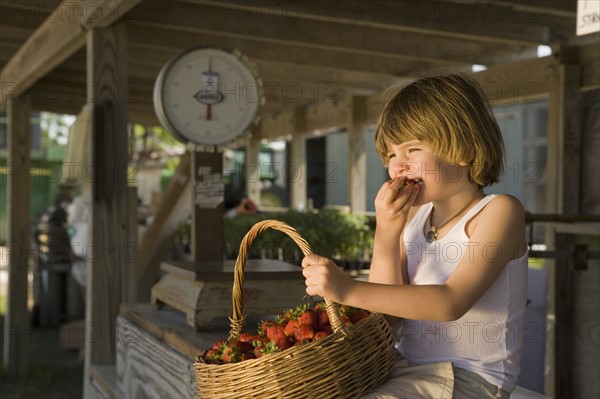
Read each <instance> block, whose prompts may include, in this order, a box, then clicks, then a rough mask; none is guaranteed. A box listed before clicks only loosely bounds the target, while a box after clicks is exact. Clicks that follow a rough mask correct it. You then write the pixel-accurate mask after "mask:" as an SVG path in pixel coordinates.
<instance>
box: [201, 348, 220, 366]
mask: <svg viewBox="0 0 600 399" xmlns="http://www.w3.org/2000/svg"><path fill="white" fill-rule="evenodd" d="M204 360H206V361H207V362H208V363H219V362H220V361H221V352H220V351H219V350H217V349H209V350H207V351H206V353H205V354H204Z"/></svg>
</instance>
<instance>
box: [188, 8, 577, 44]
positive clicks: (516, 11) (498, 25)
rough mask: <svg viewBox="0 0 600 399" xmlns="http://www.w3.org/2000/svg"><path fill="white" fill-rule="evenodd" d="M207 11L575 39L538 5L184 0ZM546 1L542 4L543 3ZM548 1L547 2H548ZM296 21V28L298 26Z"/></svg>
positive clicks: (500, 39)
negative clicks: (220, 10)
mask: <svg viewBox="0 0 600 399" xmlns="http://www.w3.org/2000/svg"><path fill="white" fill-rule="evenodd" d="M188 1H189V2H193V3H196V4H201V5H203V6H205V7H208V6H219V7H222V8H224V9H226V10H227V11H224V12H222V13H220V14H219V15H223V14H225V12H227V13H229V14H232V15H235V16H237V18H239V19H243V18H244V17H245V16H246V15H248V14H247V13H249V12H254V13H259V14H260V15H261V18H260V19H258V20H254V21H255V22H257V23H259V22H263V23H267V21H271V20H272V19H274V18H275V17H278V16H291V17H293V18H296V19H303V20H319V21H324V22H327V23H329V24H347V25H353V26H355V27H375V28H385V29H390V30H395V31H397V32H399V33H404V32H419V33H425V34H431V35H439V36H444V37H448V38H455V39H461V40H477V41H484V42H488V43H500V44H513V45H515V44H516V45H523V44H526V45H537V44H540V43H546V42H548V41H549V40H552V39H557V38H559V39H564V38H569V37H572V36H574V33H575V32H574V29H573V26H574V24H575V15H574V14H573V13H572V12H571V13H569V14H564V13H562V14H552V13H545V14H543V13H540V12H539V10H540V4H539V3H538V5H537V6H530V2H528V3H527V4H523V3H517V4H513V3H506V4H500V3H499V2H498V1H496V0H494V1H490V2H489V4H485V3H483V2H481V1H477V2H473V1H471V0H464V1H463V0H459V1H446V0H428V1H420V0H403V1H396V0H388V1H378V2H377V7H373V6H372V4H370V3H369V2H365V1H362V0H344V2H343V6H340V4H338V3H337V2H335V1H332V2H315V1H311V0H294V1H288V0H258V1H253V2H251V3H247V2H244V1H243V0H188ZM541 1H545V0H541ZM546 3H547V2H546ZM299 23H300V22H297V23H296V24H299Z"/></svg>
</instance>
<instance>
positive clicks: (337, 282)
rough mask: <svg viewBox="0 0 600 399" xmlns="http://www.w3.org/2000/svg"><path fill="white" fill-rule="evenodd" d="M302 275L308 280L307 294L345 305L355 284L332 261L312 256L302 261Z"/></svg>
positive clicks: (315, 255)
mask: <svg viewBox="0 0 600 399" xmlns="http://www.w3.org/2000/svg"><path fill="white" fill-rule="evenodd" d="M302 267H303V270H302V274H303V275H304V277H305V278H306V293H307V294H308V295H318V296H321V297H324V298H328V299H331V300H332V301H335V302H339V303H343V301H344V297H345V296H346V292H347V291H348V290H349V289H350V286H351V285H352V283H353V282H354V280H353V279H352V278H350V276H348V275H347V274H346V273H344V272H343V271H342V270H341V269H340V268H339V267H338V265H336V264H335V263H334V262H333V261H332V260H331V259H328V258H325V257H322V256H319V255H317V254H312V255H308V256H305V257H304V259H302Z"/></svg>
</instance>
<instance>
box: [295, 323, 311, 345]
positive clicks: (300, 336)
mask: <svg viewBox="0 0 600 399" xmlns="http://www.w3.org/2000/svg"><path fill="white" fill-rule="evenodd" d="M314 336H315V330H314V329H313V328H312V327H311V326H310V325H308V324H300V326H298V328H297V329H296V331H295V332H294V337H295V338H296V341H304V340H309V341H310V340H311V339H313V337H314Z"/></svg>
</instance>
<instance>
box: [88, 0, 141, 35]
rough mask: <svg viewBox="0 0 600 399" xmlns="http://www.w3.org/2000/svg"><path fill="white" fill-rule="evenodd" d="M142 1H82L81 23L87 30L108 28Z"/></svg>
mask: <svg viewBox="0 0 600 399" xmlns="http://www.w3.org/2000/svg"><path fill="white" fill-rule="evenodd" d="M141 1H142V0H80V9H81V13H80V17H79V23H80V24H81V26H82V27H83V28H84V29H85V30H90V29H93V28H106V27H108V26H110V25H112V24H113V23H115V22H117V21H118V20H119V19H120V18H121V17H122V16H123V15H125V14H126V13H127V12H129V11H130V10H131V9H132V8H134V7H135V6H136V5H137V4H138V3H140V2H141Z"/></svg>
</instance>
